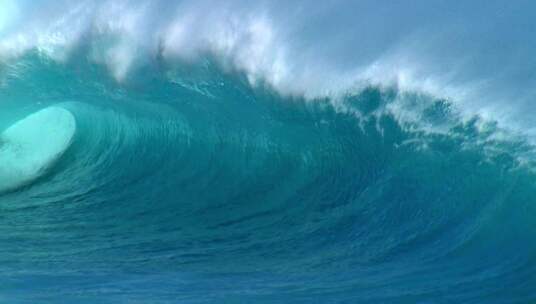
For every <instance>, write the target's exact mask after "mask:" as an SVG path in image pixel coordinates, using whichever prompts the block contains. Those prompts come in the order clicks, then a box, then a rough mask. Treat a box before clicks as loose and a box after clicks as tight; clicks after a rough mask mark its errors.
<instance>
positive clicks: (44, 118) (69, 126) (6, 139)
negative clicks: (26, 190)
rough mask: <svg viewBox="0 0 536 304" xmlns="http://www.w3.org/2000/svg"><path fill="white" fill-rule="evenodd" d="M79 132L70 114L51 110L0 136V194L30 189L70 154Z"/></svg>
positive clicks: (18, 124) (44, 111) (39, 113)
mask: <svg viewBox="0 0 536 304" xmlns="http://www.w3.org/2000/svg"><path fill="white" fill-rule="evenodd" d="M75 131H76V122H75V119H74V117H73V115H72V114H71V112H69V111H67V110H65V109H63V108H60V107H49V108H46V109H43V110H41V111H39V112H36V113H33V114H31V115H29V116H28V117H26V118H24V119H22V120H20V121H18V122H16V123H15V124H13V125H11V126H10V127H9V128H7V129H6V130H5V131H4V132H3V133H2V134H0V192H5V191H8V190H14V189H16V188H19V187H21V186H24V185H27V184H28V183H30V182H32V181H33V180H35V179H36V178H38V177H40V176H41V175H42V174H44V173H45V172H46V170H47V169H49V168H50V167H51V166H52V165H53V164H54V163H55V162H56V161H57V160H58V159H59V157H60V156H61V155H62V154H63V153H64V152H65V151H66V150H67V148H68V147H69V146H70V144H71V142H72V138H73V136H74V134H75Z"/></svg>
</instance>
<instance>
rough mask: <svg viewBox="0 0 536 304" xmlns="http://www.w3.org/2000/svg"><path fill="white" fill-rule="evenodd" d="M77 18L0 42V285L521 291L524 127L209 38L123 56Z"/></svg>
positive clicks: (470, 295)
mask: <svg viewBox="0 0 536 304" xmlns="http://www.w3.org/2000/svg"><path fill="white" fill-rule="evenodd" d="M0 3H2V2H0ZM6 3H7V4H9V3H8V2H6ZM125 3H130V2H125ZM7 4H4V5H7ZM5 7H6V8H7V7H8V6H5ZM0 17H1V14H0ZM0 29H1V23H0ZM0 33H1V31H0ZM60 33H63V32H61V31H60ZM94 34H95V33H94ZM95 35H96V37H97V38H99V37H100V38H99V39H97V38H95V37H86V36H84V39H82V40H83V41H93V42H94V41H97V42H95V43H96V44H95V45H87V44H84V43H80V42H78V44H74V45H76V47H75V48H73V49H70V50H69V52H70V53H69V55H68V56H66V57H65V58H61V59H58V58H55V57H54V56H52V55H51V54H55V55H57V52H58V50H60V51H59V52H60V53H62V51H63V50H64V49H66V48H67V47H66V46H65V45H63V44H60V45H59V46H57V45H55V48H54V52H52V53H50V52H49V49H46V48H44V47H43V46H42V45H37V46H32V47H29V48H28V49H27V50H24V51H22V52H21V53H17V54H16V56H11V53H10V56H7V55H6V56H5V57H1V56H0V58H2V61H0V190H1V191H0V302H6V303H531V301H532V302H533V301H535V300H536V275H535V273H536V241H535V238H534V235H535V233H536V228H535V226H534V223H536V199H535V198H534V194H535V193H536V183H535V180H536V179H535V177H536V173H535V172H534V168H535V167H534V159H535V155H534V148H533V146H532V141H531V137H530V135H528V133H527V134H525V133H519V132H517V131H515V130H512V129H511V128H508V127H507V126H505V125H504V123H502V122H501V121H500V120H499V119H490V118H489V117H486V116H485V115H483V114H482V113H477V112H473V113H472V112H471V110H467V109H468V108H466V107H464V106H463V104H462V103H460V102H459V100H458V99H456V98H451V97H448V96H447V97H446V96H443V95H442V94H440V93H437V92H436V91H434V90H425V89H423V86H413V85H411V86H410V85H407V84H408V82H407V81H406V82H404V81H402V80H400V79H399V80H398V81H394V82H382V81H375V78H374V77H372V80H371V81H366V82H360V84H359V85H352V86H349V87H345V88H344V90H340V91H338V92H337V93H336V94H331V93H333V90H334V89H333V88H332V87H330V88H329V89H328V88H326V90H328V91H329V94H323V93H318V92H320V91H322V90H323V88H320V87H318V86H314V87H311V89H310V90H306V89H304V88H307V86H305V85H304V83H305V84H307V85H309V84H310V82H308V81H305V80H303V79H304V78H303V77H301V76H300V77H298V76H297V77H296V78H295V79H294V80H295V83H294V84H295V85H296V86H295V87H293V86H290V85H289V84H288V83H287V81H288V79H287V78H286V77H287V76H281V77H282V78H278V77H276V76H273V77H269V76H266V75H264V73H268V72H270V73H271V72H274V71H275V70H277V69H274V70H272V69H269V70H268V72H267V71H266V70H264V68H261V69H260V70H256V69H254V68H252V67H251V66H249V65H247V64H245V63H244V62H242V61H240V60H238V61H237V60H231V61H225V60H224V61H222V60H221V58H222V57H220V55H218V54H219V53H218V52H219V51H214V52H200V53H199V54H197V55H196V56H194V57H195V58H193V59H192V58H189V57H188V58H187V60H186V59H185V58H183V57H180V56H179V57H180V58H176V57H173V58H172V59H169V57H166V56H169V55H167V54H168V53H167V51H166V49H165V47H164V46H161V48H164V49H159V50H158V51H157V53H156V54H155V56H154V57H150V58H149V57H144V56H145V54H143V51H139V52H141V53H142V55H140V54H136V56H135V57H133V58H135V59H134V62H135V63H133V64H126V65H125V66H124V67H125V69H126V70H128V72H125V73H123V71H124V69H123V65H122V64H123V63H124V60H123V59H125V58H130V57H129V56H128V55H127V54H128V52H126V51H125V52H126V53H121V52H120V54H122V55H121V56H119V57H118V58H119V59H117V58H116V59H117V60H116V59H114V60H112V61H111V62H112V63H115V65H113V64H112V65H111V66H110V65H109V62H107V61H105V62H104V63H103V62H101V61H99V60H96V59H95V58H100V57H99V56H97V55H95V54H96V53H97V54H98V53H99V52H102V53H106V50H108V51H109V50H110V49H112V50H113V49H114V48H110V47H109V45H108V43H109V42H107V41H105V40H106V39H108V38H109V37H108V38H106V39H104V38H102V37H101V36H99V35H100V34H98V33H97V34H95ZM5 37H8V36H7V35H6V36H5ZM110 39H111V38H110ZM174 39H175V40H174V41H177V40H176V39H178V38H174ZM181 39H182V38H181ZM172 40H173V39H172ZM179 40H180V39H179ZM239 40H240V39H239ZM1 41H3V40H2V39H0V42H1ZM6 41H7V40H6ZM54 41H56V40H54ZM39 43H40V42H39ZM129 43H132V42H129ZM176 43H178V42H176ZM241 43H242V42H241ZM258 43H259V42H258V41H257V44H255V45H259V44H258ZM5 45H6V44H4V45H2V44H1V43H0V55H1V54H2V50H5V48H4V49H3V48H2V47H3V46H4V47H5ZM10 45H13V44H10ZM238 49H239V50H238V51H237V52H238V53H240V52H241V51H240V48H238ZM234 50H236V47H235V48H234ZM252 52H253V53H255V52H254V51H251V50H249V51H248V52H246V53H247V54H248V55H251V54H252ZM112 53H113V52H112ZM261 53H262V54H263V56H261V57H262V58H266V57H265V56H266V53H263V52H262V51H261ZM95 56H97V57H95ZM222 56H223V55H222ZM233 56H234V55H233ZM112 57H113V56H112ZM103 58H105V59H106V58H109V57H107V56H104V57H103ZM113 58H115V57H113ZM143 58H145V59H143ZM237 58H238V57H237ZM125 60H126V59H125ZM274 60H275V59H274ZM296 60H297V61H299V60H300V59H299V58H296ZM127 61H128V60H127ZM276 61H277V60H276ZM270 62H272V61H270ZM257 63H259V62H257ZM262 63H263V62H261V63H260V64H262ZM319 64H320V63H319ZM127 67H128V68H127ZM272 68H273V66H272ZM277 71H279V70H277ZM274 73H275V72H274ZM283 74H284V73H283ZM372 74H374V73H372ZM372 74H367V75H372ZM259 75H261V76H259ZM272 75H274V74H272ZM278 75H279V74H278ZM285 75H286V74H285ZM300 75H302V74H300ZM302 76H303V75H302ZM326 77H328V76H326ZM305 78H307V77H305ZM307 79H308V78H307ZM331 79H335V78H331ZM376 80H377V79H376ZM298 82H299V83H300V84H298ZM313 83H314V81H313ZM302 84H303V86H302ZM304 90H305V91H304ZM312 92H314V93H312ZM322 92H323V91H322ZM526 112H528V110H526Z"/></svg>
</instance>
